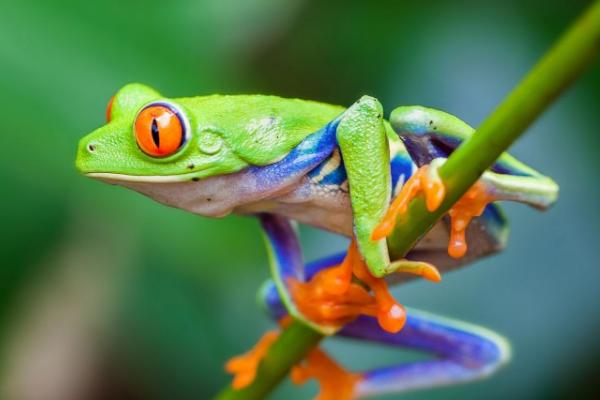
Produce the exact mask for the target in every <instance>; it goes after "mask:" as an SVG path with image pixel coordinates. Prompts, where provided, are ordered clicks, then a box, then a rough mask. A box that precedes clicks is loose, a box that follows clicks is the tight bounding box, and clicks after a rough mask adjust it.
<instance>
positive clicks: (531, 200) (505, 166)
mask: <svg viewBox="0 0 600 400" xmlns="http://www.w3.org/2000/svg"><path fill="white" fill-rule="evenodd" d="M390 124H391V125H392V127H393V129H394V131H396V133H397V134H398V135H399V136H400V139H402V141H403V142H404V145H405V146H406V149H407V150H408V152H409V153H410V155H411V158H412V159H413V160H414V161H415V163H416V164H417V165H418V166H419V167H421V166H423V165H426V164H430V163H431V162H432V161H433V160H434V159H436V158H442V159H443V158H447V157H448V156H449V155H450V154H451V153H452V152H453V151H454V150H455V149H456V148H457V147H458V146H459V145H460V144H461V143H462V142H463V141H465V140H466V139H468V138H469V137H470V136H471V135H473V133H474V132H475V130H474V129H473V128H472V127H471V126H469V125H468V124H467V123H465V122H463V121H462V120H460V119H459V118H457V117H455V116H453V115H451V114H448V113H445V112H443V111H439V110H435V109H432V108H426V107H420V106H407V107H398V108H396V109H395V110H394V111H392V113H391V116H390ZM481 181H482V183H484V184H485V187H486V188H487V189H488V190H489V191H490V194H492V195H493V196H494V199H495V200H510V201H518V202H521V203H526V204H529V205H532V206H534V207H536V208H541V209H543V208H547V207H548V206H550V205H551V204H552V203H554V202H555V201H556V198H557V195H558V186H557V185H556V183H555V182H554V181H552V179H550V178H548V177H546V176H544V175H542V174H540V173H539V172H538V171H536V170H534V169H533V168H530V167H529V166H527V165H525V164H524V163H522V162H520V161H519V160H517V159H516V158H514V157H512V156H511V155H510V154H508V153H503V154H502V155H501V156H500V158H498V160H497V161H496V162H495V163H494V165H492V167H491V168H490V169H489V170H488V171H486V172H485V173H484V174H483V176H482V180H481Z"/></svg>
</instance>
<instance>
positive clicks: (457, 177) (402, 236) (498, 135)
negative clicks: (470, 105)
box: [217, 1, 600, 400]
mask: <svg viewBox="0 0 600 400" xmlns="http://www.w3.org/2000/svg"><path fill="white" fill-rule="evenodd" d="M599 47H600V1H596V2H594V4H593V5H592V6H591V7H590V8H589V9H588V10H587V11H586V13H585V14H584V15H583V16H582V17H581V18H580V19H579V20H578V21H577V22H576V23H575V24H574V25H573V26H572V28H571V29H570V30H569V31H567V32H566V33H565V34H564V36H563V37H562V38H561V39H560V40H559V41H558V42H557V43H556V44H555V45H554V47H553V48H552V49H551V50H550V51H549V52H548V53H547V54H546V55H545V56H544V57H543V58H542V60H541V61H540V62H539V63H538V64H537V65H536V66H535V67H534V68H533V69H532V70H531V72H530V73H529V74H528V75H527V76H526V77H525V78H524V79H523V80H522V81H521V82H520V83H519V85H518V86H517V87H516V88H515V89H514V90H513V91H512V93H510V95H509V96H508V97H507V98H506V99H505V100H504V101H503V102H502V103H501V104H500V106H499V107H498V108H497V109H496V110H495V111H494V112H493V113H492V114H491V115H490V116H489V117H488V118H487V119H486V120H485V121H484V122H483V123H482V124H481V126H480V127H479V129H477V132H476V133H475V134H474V135H473V136H472V138H471V139H469V140H468V141H466V142H465V143H463V144H462V145H461V146H460V147H459V148H458V149H457V150H456V151H455V152H454V153H452V155H451V156H450V157H449V158H448V160H447V162H446V163H445V164H444V165H443V166H442V167H441V168H440V176H441V178H442V180H443V181H444V184H445V186H446V197H445V199H444V202H443V203H442V205H441V206H440V207H439V208H438V209H437V210H436V211H435V212H429V211H427V209H426V208H425V203H424V201H423V199H421V198H416V199H415V200H414V201H412V202H411V205H410V207H409V209H408V212H407V213H406V214H405V215H404V216H402V217H400V219H399V220H398V223H397V225H396V228H395V229H394V232H393V233H392V235H391V236H390V239H389V240H388V245H389V248H390V254H391V256H392V257H393V258H400V257H403V256H404V255H405V254H406V253H407V252H408V251H409V250H410V249H411V248H412V247H413V246H414V245H415V243H416V242H417V241H418V240H419V239H420V238H421V237H422V236H423V235H424V234H425V233H427V232H428V231H429V229H431V227H432V226H433V225H434V224H435V223H436V222H437V221H438V220H439V219H440V218H441V217H442V216H443V215H444V214H445V213H446V212H448V210H449V209H450V208H451V207H452V205H453V204H454V203H455V202H456V201H458V199H460V197H461V196H462V195H463V194H464V193H465V192H466V191H467V190H468V189H469V188H470V187H471V186H472V185H473V184H474V183H475V182H476V181H477V179H479V177H480V176H481V174H482V173H483V172H484V171H485V170H486V169H487V168H489V167H490V166H491V165H492V164H493V163H494V161H495V160H496V159H497V158H498V157H499V156H500V154H502V152H504V151H506V149H508V147H509V146H510V145H511V144H512V143H513V142H514V141H515V140H516V139H517V138H518V137H519V136H520V135H521V134H522V133H523V132H524V131H525V129H526V128H527V127H528V126H529V125H530V124H531V123H532V122H533V121H534V120H535V119H536V118H537V117H538V116H539V115H540V114H541V113H542V111H544V110H545V109H546V108H547V107H548V106H549V105H550V104H551V103H552V101H553V100H554V99H555V98H556V97H557V96H558V95H559V94H560V93H561V92H562V91H563V90H564V89H566V88H567V87H568V86H569V85H570V84H571V83H572V82H573V81H574V80H575V79H576V78H577V77H578V76H580V75H581V73H582V72H583V70H584V69H585V67H586V66H587V65H588V64H589V63H590V62H591V61H592V60H593V58H594V57H595V55H596V53H597V52H598V49H599ZM321 339H322V335H320V334H318V333H316V332H314V331H313V330H312V329H310V328H308V327H306V326H304V325H302V324H301V323H299V322H294V323H293V324H292V325H290V326H289V327H288V328H287V329H285V330H284V331H283V332H282V333H281V335H280V336H279V338H278V339H277V341H276V342H275V343H274V344H273V345H272V346H271V348H270V349H269V351H268V353H267V355H266V356H265V358H264V360H263V361H262V362H261V364H260V367H259V369H258V372H257V375H256V379H255V380H254V382H253V383H252V384H251V385H250V386H248V387H247V388H245V389H242V390H233V389H231V388H227V389H225V390H224V391H223V392H221V393H220V394H219V395H218V397H217V399H219V400H223V399H228V400H230V399H231V400H254V399H263V398H265V397H266V395H267V394H268V393H269V392H270V391H271V390H272V389H273V388H275V386H276V385H277V384H278V383H279V382H280V381H281V380H282V379H283V378H284V377H285V375H286V374H287V372H288V371H289V370H290V368H291V367H292V366H293V365H294V364H296V363H298V362H299V361H300V360H301V359H302V358H303V357H304V355H306V354H307V353H308V352H309V351H310V350H311V349H312V348H313V347H314V346H315V345H316V344H317V343H318V342H319V341H320V340H321Z"/></svg>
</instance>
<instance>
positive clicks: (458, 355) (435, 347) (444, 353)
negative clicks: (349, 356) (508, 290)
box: [339, 308, 510, 396]
mask: <svg viewBox="0 0 600 400" xmlns="http://www.w3.org/2000/svg"><path fill="white" fill-rule="evenodd" d="M339 334H340V335H341V336H346V337H352V338H359V339H366V340H369V341H374V342H379V343H385V344H389V345H392V346H397V347H404V348H410V349H415V350H421V351H423V352H426V353H430V354H432V355H434V356H436V357H437V358H438V359H436V360H426V361H417V362H411V363H406V364H400V365H397V366H391V367H384V368H379V369H375V370H372V371H368V372H366V373H364V374H363V379H362V380H361V381H360V383H359V384H358V386H357V388H356V390H357V395H358V396H368V395H374V394H383V393H399V392H404V391H408V390H414V389H419V388H430V387H434V386H440V385H447V384H453V383H459V382H467V381H472V380H475V379H481V378H484V377H486V376H489V375H490V374H492V373H493V372H495V371H496V370H497V369H498V368H499V367H500V366H501V365H503V364H504V363H506V362H507V361H508V359H509V358H510V347H509V345H508V342H507V341H506V340H505V339H504V338H502V337H501V336H500V335H498V334H496V333H494V332H492V331H489V330H487V329H485V328H481V327H478V326H475V325H471V324H467V323H463V322H459V321H453V320H451V319H447V318H443V317H437V316H434V315H430V314H428V313H424V312H422V311H418V310H413V309H410V308H409V309H408V317H407V320H406V325H405V326H404V328H403V329H402V331H400V332H399V333H397V334H392V333H388V332H385V331H383V330H382V329H381V328H380V327H379V324H378V323H377V321H376V320H375V319H373V318H370V317H360V318H358V319H357V320H355V321H354V322H352V323H350V324H348V325H346V327H344V329H343V330H342V331H341V332H340V333H339Z"/></svg>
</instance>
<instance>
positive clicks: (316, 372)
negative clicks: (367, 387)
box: [291, 348, 361, 400]
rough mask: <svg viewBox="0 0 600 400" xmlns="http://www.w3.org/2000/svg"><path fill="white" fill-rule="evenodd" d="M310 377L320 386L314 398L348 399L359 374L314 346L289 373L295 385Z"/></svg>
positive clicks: (352, 393)
mask: <svg viewBox="0 0 600 400" xmlns="http://www.w3.org/2000/svg"><path fill="white" fill-rule="evenodd" d="M310 378H315V379H316V380H317V381H318V382H319V386H320V388H321V391H320V392H319V394H318V395H317V397H316V400H350V399H352V398H353V397H354V387H355V385H356V383H357V382H358V381H359V380H360V379H361V375H360V374H356V373H352V372H348V371H346V370H344V369H343V368H342V367H341V366H340V365H339V364H337V363H336V362H335V361H334V360H333V359H331V358H330V357H329V356H328V355H327V354H326V353H325V352H324V351H322V350H321V349H319V348H315V349H313V350H312V351H311V352H310V353H309V354H308V356H307V357H306V359H305V360H304V361H303V362H302V363H300V364H299V365H297V366H295V367H294V368H293V369H292V373H291V379H292V382H293V383H294V384H296V385H301V384H303V383H304V382H306V381H307V380H308V379H310Z"/></svg>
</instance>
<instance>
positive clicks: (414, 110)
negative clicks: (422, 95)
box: [390, 106, 473, 138]
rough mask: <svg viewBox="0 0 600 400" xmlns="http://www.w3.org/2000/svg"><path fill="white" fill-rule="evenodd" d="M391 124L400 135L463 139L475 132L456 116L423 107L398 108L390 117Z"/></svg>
mask: <svg viewBox="0 0 600 400" xmlns="http://www.w3.org/2000/svg"><path fill="white" fill-rule="evenodd" d="M390 124H391V125H392V127H393V128H394V130H395V131H396V132H397V133H398V134H399V135H402V134H409V135H414V136H424V135H432V134H433V135H442V136H458V137H461V138H462V137H464V136H466V135H469V134H470V133H471V132H472V131H473V128H471V127H470V126H469V125H468V124H467V123H465V122H464V121H462V120H461V119H459V118H457V117H455V116H454V115H451V114H448V113H446V112H444V111H440V110H436V109H433V108H428V107H422V106H401V107H397V108H396V109H394V110H393V111H392V113H391V115H390Z"/></svg>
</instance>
